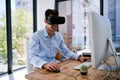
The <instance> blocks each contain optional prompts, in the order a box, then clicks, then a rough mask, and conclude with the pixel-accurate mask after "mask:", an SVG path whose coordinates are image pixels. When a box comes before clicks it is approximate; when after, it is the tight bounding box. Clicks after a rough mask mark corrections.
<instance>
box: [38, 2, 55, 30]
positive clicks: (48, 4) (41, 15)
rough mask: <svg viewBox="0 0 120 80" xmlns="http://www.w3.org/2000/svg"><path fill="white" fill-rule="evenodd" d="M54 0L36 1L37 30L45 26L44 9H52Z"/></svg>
mask: <svg viewBox="0 0 120 80" xmlns="http://www.w3.org/2000/svg"><path fill="white" fill-rule="evenodd" d="M54 5H55V0H38V2H37V27H38V30H39V29H41V28H43V27H45V24H44V18H45V15H44V14H45V10H46V9H48V8H50V9H54Z"/></svg>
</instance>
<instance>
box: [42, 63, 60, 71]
mask: <svg viewBox="0 0 120 80" xmlns="http://www.w3.org/2000/svg"><path fill="white" fill-rule="evenodd" d="M42 67H43V68H44V69H46V70H49V71H54V70H59V69H60V68H59V66H58V65H57V64H56V63H54V62H51V63H46V64H44V65H43V66H42Z"/></svg>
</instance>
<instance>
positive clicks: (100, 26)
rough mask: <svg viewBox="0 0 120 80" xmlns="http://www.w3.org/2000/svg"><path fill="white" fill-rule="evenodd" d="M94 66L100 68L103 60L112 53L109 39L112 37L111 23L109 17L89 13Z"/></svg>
mask: <svg viewBox="0 0 120 80" xmlns="http://www.w3.org/2000/svg"><path fill="white" fill-rule="evenodd" d="M88 21H89V29H90V45H91V55H92V56H91V59H92V67H93V68H98V67H99V66H100V65H101V64H102V61H105V60H106V59H108V57H110V55H112V50H111V47H110V45H109V42H108V39H109V40H112V37H111V25H110V21H109V19H108V18H106V17H104V16H102V15H100V14H98V13H96V12H92V11H91V12H89V13H88Z"/></svg>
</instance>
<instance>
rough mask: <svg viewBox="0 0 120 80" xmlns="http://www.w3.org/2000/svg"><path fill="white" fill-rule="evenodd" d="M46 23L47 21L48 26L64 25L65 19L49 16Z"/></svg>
mask: <svg viewBox="0 0 120 80" xmlns="http://www.w3.org/2000/svg"><path fill="white" fill-rule="evenodd" d="M47 21H48V24H50V25H53V24H64V23H65V17H60V16H49V17H48V19H47Z"/></svg>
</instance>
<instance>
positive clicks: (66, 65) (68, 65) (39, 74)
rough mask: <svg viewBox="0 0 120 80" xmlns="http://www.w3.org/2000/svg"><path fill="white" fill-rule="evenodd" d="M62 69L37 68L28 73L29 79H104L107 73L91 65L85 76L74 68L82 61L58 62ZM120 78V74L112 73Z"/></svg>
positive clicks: (27, 77)
mask: <svg viewBox="0 0 120 80" xmlns="http://www.w3.org/2000/svg"><path fill="white" fill-rule="evenodd" d="M58 64H59V66H60V69H61V72H60V73H54V72H49V71H46V70H45V69H36V70H35V71H33V72H31V73H29V74H26V75H25V77H26V79H28V80H102V78H103V77H104V76H105V75H106V74H107V73H106V72H105V71H100V70H94V69H92V68H91V67H90V68H89V70H88V75H86V76H83V75H81V74H80V71H79V70H74V69H73V67H74V66H76V65H78V64H80V61H75V60H67V61H64V62H61V63H58ZM112 74H113V76H116V77H118V78H119V79H120V74H117V73H115V72H113V73H112Z"/></svg>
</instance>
